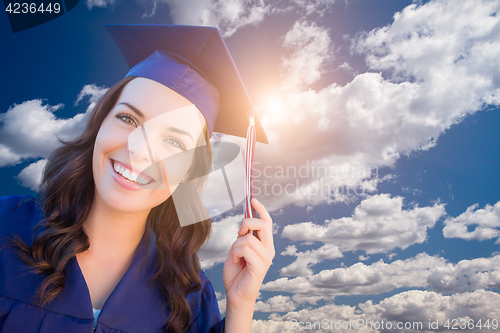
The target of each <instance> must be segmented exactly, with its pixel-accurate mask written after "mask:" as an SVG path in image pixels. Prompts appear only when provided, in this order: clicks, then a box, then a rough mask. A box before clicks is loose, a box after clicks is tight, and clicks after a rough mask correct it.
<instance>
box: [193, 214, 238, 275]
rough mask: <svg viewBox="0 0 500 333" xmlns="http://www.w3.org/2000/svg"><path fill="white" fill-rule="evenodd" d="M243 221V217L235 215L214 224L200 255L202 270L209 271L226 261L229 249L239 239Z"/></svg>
mask: <svg viewBox="0 0 500 333" xmlns="http://www.w3.org/2000/svg"><path fill="white" fill-rule="evenodd" d="M242 221H243V215H235V216H229V217H226V218H224V219H223V220H221V221H219V222H212V234H211V237H210V239H209V241H208V243H207V244H206V245H205V246H204V247H203V248H202V249H201V250H200V251H199V253H198V255H199V257H200V261H201V268H202V269H209V268H211V267H213V266H214V265H216V264H218V263H223V262H224V261H225V260H226V258H227V254H228V253H229V249H230V248H231V246H232V245H233V243H234V241H235V240H236V239H237V238H238V229H239V228H240V226H241V222H242Z"/></svg>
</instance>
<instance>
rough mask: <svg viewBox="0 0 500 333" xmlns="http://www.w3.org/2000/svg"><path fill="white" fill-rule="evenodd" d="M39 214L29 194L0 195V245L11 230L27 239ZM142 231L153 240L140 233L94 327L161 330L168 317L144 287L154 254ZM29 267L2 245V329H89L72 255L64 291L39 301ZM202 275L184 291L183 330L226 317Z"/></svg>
mask: <svg viewBox="0 0 500 333" xmlns="http://www.w3.org/2000/svg"><path fill="white" fill-rule="evenodd" d="M42 218H43V211H42V210H41V209H40V208H39V207H38V205H37V203H36V201H35V200H34V199H33V198H31V197H27V196H7V197H0V247H2V246H3V245H4V244H5V241H4V237H6V236H9V235H11V234H19V235H20V236H21V237H22V238H23V240H24V241H25V242H26V243H27V244H31V240H32V235H33V228H34V226H35V225H36V224H37V223H38V222H39V221H40V220H41V219H42ZM38 229H40V228H38ZM146 237H149V238H150V239H151V240H154V233H153V232H152V231H151V230H147V231H146V232H145V233H144V236H143V238H142V240H141V242H140V244H139V247H138V248H137V251H136V254H135V256H134V259H133V261H132V264H131V265H130V267H129V269H128V270H127V272H126V273H125V275H124V276H123V278H122V279H121V280H120V282H119V283H118V285H117V286H116V287H115V289H114V290H113V292H112V293H111V295H110V296H109V298H108V299H107V300H106V302H105V304H104V306H103V308H102V311H101V313H100V315H99V318H98V321H97V326H96V329H95V332H96V333H111V332H112V333H119V332H130V333H134V332H137V333H149V332H151V333H161V332H163V331H162V327H163V325H164V323H165V322H166V319H167V316H166V314H165V312H166V311H165V306H164V302H163V300H162V298H161V296H160V294H159V293H158V292H157V290H156V288H155V287H154V286H151V287H148V282H149V280H150V277H151V274H153V270H152V267H153V266H154V265H152V262H151V258H153V256H152V255H149V256H148V254H151V253H152V251H155V245H154V244H155V243H154V241H151V242H149V243H148V242H146ZM148 244H149V245H148ZM147 258H149V259H147ZM148 260H149V261H148ZM30 269H31V267H30V266H28V265H26V264H25V263H24V262H23V261H22V260H21V259H20V258H19V257H18V256H17V254H16V253H15V252H14V250H13V249H12V248H9V247H7V248H4V249H2V250H0V332H2V333H20V332H22V333H53V332H71V333H80V332H82V333H92V332H93V328H94V316H93V311H92V303H91V300H90V294H89V291H88V288H87V284H86V282H85V279H84V277H83V274H82V272H81V270H80V267H79V265H78V262H77V260H76V257H73V258H72V259H71V260H70V261H69V263H68V265H67V267H66V272H67V274H68V277H67V278H66V280H65V283H64V285H65V287H64V289H63V291H62V292H60V293H59V294H58V295H57V297H56V298H55V299H54V300H52V301H51V302H49V303H47V304H46V305H45V306H43V307H40V306H39V305H37V304H36V302H34V301H33V296H34V295H35V294H36V290H37V288H38V287H39V285H40V283H41V282H42V281H43V279H44V276H42V275H40V274H33V273H31V272H30ZM200 279H201V284H202V289H201V290H200V291H198V292H195V293H192V294H189V295H188V296H187V297H186V298H187V300H188V303H189V305H190V308H191V312H192V317H191V324H190V326H189V329H188V331H187V332H188V333H195V332H203V333H207V332H210V333H216V332H223V324H224V319H223V320H221V318H220V313H219V307H218V304H217V297H216V295H215V292H214V289H213V287H212V285H211V283H210V281H209V280H208V278H207V277H206V276H205V274H204V273H203V272H201V274H200ZM167 311H168V310H167Z"/></svg>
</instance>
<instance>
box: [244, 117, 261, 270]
mask: <svg viewBox="0 0 500 333" xmlns="http://www.w3.org/2000/svg"><path fill="white" fill-rule="evenodd" d="M255 136H256V133H255V117H254V114H253V110H252V112H251V114H250V117H249V126H248V130H247V143H246V149H245V204H244V205H243V212H244V215H245V218H246V219H248V218H255V217H257V213H256V212H255V210H254V209H253V207H252V203H251V201H252V198H253V175H254V174H253V170H254V159H255ZM248 233H250V231H248ZM253 234H254V236H255V237H257V238H258V236H257V231H255V230H254V231H253ZM245 266H246V261H245V259H243V260H242V264H241V269H243V268H244V267H245Z"/></svg>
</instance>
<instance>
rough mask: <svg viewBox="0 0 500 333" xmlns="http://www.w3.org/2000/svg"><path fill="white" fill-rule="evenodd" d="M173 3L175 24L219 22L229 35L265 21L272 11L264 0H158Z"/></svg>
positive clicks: (172, 10)
mask: <svg viewBox="0 0 500 333" xmlns="http://www.w3.org/2000/svg"><path fill="white" fill-rule="evenodd" d="M157 2H163V3H166V4H168V5H169V7H170V15H171V16H172V18H173V20H174V23H175V24H186V25H205V26H216V27H218V28H219V30H220V31H221V33H222V34H223V35H224V36H225V37H228V36H231V35H232V34H233V33H235V32H236V30H238V29H240V28H242V27H244V26H247V25H256V24H258V23H259V22H261V21H262V20H263V19H264V17H265V16H266V15H267V14H268V13H269V11H270V5H268V4H266V3H265V2H264V1H263V0H219V1H211V0H184V1H176V0H158V1H156V0H155V1H153V2H152V3H153V4H154V5H156V3H157Z"/></svg>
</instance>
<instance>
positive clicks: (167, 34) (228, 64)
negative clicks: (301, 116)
mask: <svg viewBox="0 0 500 333" xmlns="http://www.w3.org/2000/svg"><path fill="white" fill-rule="evenodd" d="M105 27H106V29H107V31H108V32H109V34H110V35H111V37H112V39H113V40H114V42H115V43H116V45H117V46H118V49H119V50H120V52H121V53H122V55H123V57H124V58H125V61H126V62H127V64H128V66H129V67H130V71H129V72H128V74H127V75H126V76H138V77H144V78H148V79H151V80H154V81H156V82H159V83H161V84H163V85H165V86H167V87H168V88H170V89H172V90H174V91H176V92H177V93H179V94H180V95H182V96H184V97H185V98H186V99H188V100H189V101H190V102H192V103H193V104H194V105H195V106H196V108H197V109H198V110H200V112H201V113H202V114H203V116H204V117H205V120H206V122H207V125H208V130H209V133H210V136H211V135H212V133H213V132H214V131H215V132H219V133H223V134H229V135H233V136H238V137H246V138H247V148H246V156H245V166H244V172H245V187H244V189H245V193H244V199H245V203H244V212H245V217H255V215H256V214H255V212H254V211H253V209H252V207H251V205H250V200H251V198H252V196H253V160H254V147H255V141H259V142H262V143H268V141H267V137H266V134H265V132H264V130H263V128H262V125H261V123H260V121H259V120H258V118H256V117H254V114H253V108H252V107H253V105H252V101H251V99H250V98H249V96H248V93H247V91H246V88H245V86H244V84H243V82H242V80H241V77H240V75H239V73H238V70H237V68H236V65H235V64H234V61H233V59H232V57H231V55H230V53H229V50H228V48H227V46H226V44H225V42H224V40H223V39H222V36H221V35H220V33H219V31H218V30H217V28H214V27H198V26H182V25H163V24H110V25H105ZM226 155H227V154H226ZM233 155H234V154H233ZM233 155H231V156H233ZM237 160H238V159H237V158H235V159H233V160H231V162H235V161H236V162H237ZM233 164H234V163H233ZM220 170H222V173H223V177H224V181H225V183H226V186H228V179H227V174H226V173H225V172H224V168H223V167H221V168H220ZM228 191H229V195H230V197H231V198H230V199H231V203H232V205H233V206H234V204H235V200H233V199H234V198H233V196H232V193H231V190H230V189H229V187H228ZM174 193H175V192H174ZM174 201H175V197H174ZM239 202H240V201H238V202H236V204H237V203H239ZM194 222H198V221H194ZM194 222H189V223H184V224H191V223H194ZM184 224H183V223H182V221H181V225H184Z"/></svg>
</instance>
